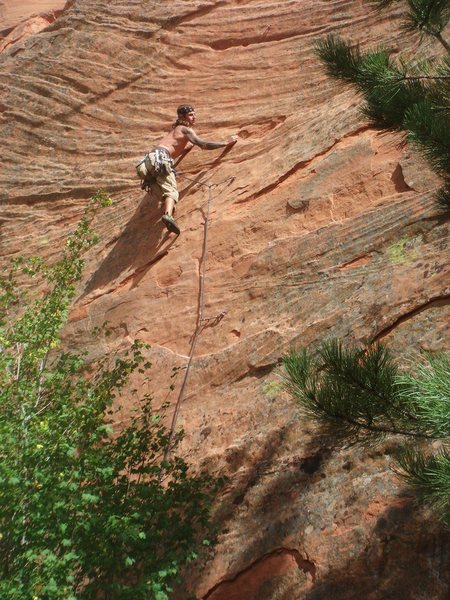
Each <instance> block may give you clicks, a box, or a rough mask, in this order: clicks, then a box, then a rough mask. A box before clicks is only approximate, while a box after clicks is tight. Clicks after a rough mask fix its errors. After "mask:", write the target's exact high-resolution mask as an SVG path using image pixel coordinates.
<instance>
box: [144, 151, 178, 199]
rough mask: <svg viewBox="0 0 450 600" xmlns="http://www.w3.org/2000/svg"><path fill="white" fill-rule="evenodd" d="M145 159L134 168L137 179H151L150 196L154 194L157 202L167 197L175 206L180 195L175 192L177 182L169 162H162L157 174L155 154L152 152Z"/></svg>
mask: <svg viewBox="0 0 450 600" xmlns="http://www.w3.org/2000/svg"><path fill="white" fill-rule="evenodd" d="M147 158H148V160H143V161H142V162H141V163H139V164H138V166H137V167H136V171H137V174H138V177H140V178H141V179H142V180H144V179H147V178H149V179H150V178H153V179H154V183H152V185H151V190H152V194H154V195H155V196H156V197H157V198H158V200H163V199H164V198H166V197H167V196H168V197H169V198H172V199H173V200H174V202H175V204H176V203H177V202H178V199H179V197H180V195H179V193H178V190H177V180H176V178H175V173H174V172H173V170H172V164H171V162H169V161H164V162H163V164H162V167H161V168H160V169H159V172H158V173H157V172H156V171H155V152H154V151H152V152H150V153H149V154H147Z"/></svg>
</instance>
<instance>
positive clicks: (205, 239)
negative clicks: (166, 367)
mask: <svg viewBox="0 0 450 600" xmlns="http://www.w3.org/2000/svg"><path fill="white" fill-rule="evenodd" d="M184 178H185V179H189V177H186V176H184ZM191 181H193V180H191ZM196 183H197V185H202V186H204V187H207V188H208V203H207V208H206V215H205V222H204V224H203V248H202V257H201V261H200V263H201V264H200V268H199V279H200V281H199V301H198V310H197V323H196V326H195V331H194V335H193V338H192V342H191V349H190V351H189V359H188V363H187V366H186V370H185V373H184V378H183V383H182V384H181V388H180V393H179V394H178V400H177V403H176V405H175V411H174V413H173V418H172V424H171V426H170V432H169V439H168V442H167V446H166V450H165V452H164V461H167V460H168V459H169V455H170V451H171V448H172V444H173V438H174V436H175V428H176V425H177V420H178V414H179V412H180V408H181V404H182V402H183V399H184V393H185V390H186V386H187V383H188V379H189V372H190V369H191V364H192V359H193V357H194V352H195V347H196V345H197V340H198V337H199V335H200V333H201V330H202V323H203V310H204V307H205V275H206V259H207V253H208V225H209V213H210V210H211V203H212V192H211V189H212V188H213V187H214V186H215V184H207V183H201V182H196Z"/></svg>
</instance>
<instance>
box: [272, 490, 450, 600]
mask: <svg viewBox="0 0 450 600" xmlns="http://www.w3.org/2000/svg"><path fill="white" fill-rule="evenodd" d="M449 586H450V533H449V532H448V531H445V529H444V527H443V525H442V524H440V523H439V522H437V520H436V519H434V518H432V517H431V518H427V517H426V516H424V515H423V514H422V513H421V512H417V511H416V509H415V507H414V503H413V501H412V500H411V501H409V502H408V503H407V504H406V505H405V506H393V507H389V508H388V509H386V510H385V511H384V513H382V514H381V515H380V516H379V517H378V519H377V522H376V525H375V527H374V529H373V531H372V532H371V536H370V538H369V540H368V543H367V544H366V545H365V546H364V547H363V548H362V549H361V550H360V552H359V553H358V554H357V556H355V557H354V558H353V559H352V560H350V561H349V562H347V563H346V564H344V565H343V566H342V567H340V568H339V569H333V570H330V571H329V572H328V573H325V574H324V575H323V577H320V578H319V580H318V581H317V582H316V584H315V586H314V588H313V589H312V590H311V591H310V592H308V593H306V594H305V593H304V592H303V593H297V594H296V595H294V596H292V599H291V600H330V599H331V598H332V599H333V600H361V598H364V599H365V600H431V599H433V600H445V599H446V598H448V597H449V596H448V594H449ZM261 600H263V599H262V598H261Z"/></svg>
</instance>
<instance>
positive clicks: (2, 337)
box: [0, 193, 216, 600]
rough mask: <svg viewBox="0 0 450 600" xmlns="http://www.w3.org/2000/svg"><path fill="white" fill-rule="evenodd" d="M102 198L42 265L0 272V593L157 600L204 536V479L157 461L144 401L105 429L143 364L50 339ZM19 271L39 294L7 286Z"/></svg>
mask: <svg viewBox="0 0 450 600" xmlns="http://www.w3.org/2000/svg"><path fill="white" fill-rule="evenodd" d="M107 202H108V198H107V196H106V195H105V194H103V193H98V194H96V196H95V197H94V199H93V202H92V203H91V204H90V205H89V207H88V209H87V210H86V213H85V215H84V217H83V218H82V220H81V221H80V223H79V225H78V227H77V228H76V230H75V232H74V233H73V234H72V235H71V236H70V237H69V239H68V241H67V244H66V246H65V249H64V252H63V256H62V258H61V260H59V261H58V262H57V263H56V264H55V265H53V266H48V265H46V264H45V262H44V261H43V260H41V259H32V260H29V261H17V262H16V265H15V267H14V268H13V269H11V270H10V271H9V272H8V273H7V274H6V275H4V276H2V278H1V280H0V284H1V285H0V289H1V295H0V597H1V598H2V600H3V599H5V600H56V599H60V600H71V599H83V600H85V599H86V600H87V599H96V600H97V599H102V598H103V599H120V600H122V599H124V600H125V599H133V600H139V599H140V598H142V599H143V598H145V599H150V598H153V599H155V600H164V599H166V598H168V593H169V592H170V585H171V582H172V581H174V580H176V579H177V577H178V573H179V570H180V568H181V567H182V566H183V565H185V564H186V563H187V562H189V561H190V560H191V559H193V558H194V557H195V556H196V548H198V545H199V535H200V534H202V532H205V531H208V530H210V520H209V517H210V507H211V502H212V498H213V491H214V487H215V486H216V483H215V482H213V481H212V480H211V479H210V478H209V477H207V476H206V475H200V476H192V475H190V474H189V473H188V466H187V464H186V463H185V461H184V460H183V459H182V458H180V457H179V456H176V454H175V455H174V453H172V457H173V458H172V459H171V460H170V462H164V461H162V456H163V452H164V449H165V447H166V445H167V442H168V433H167V431H166V429H165V427H164V426H163V424H162V422H161V418H160V417H159V416H157V415H155V414H154V413H153V411H152V409H151V404H150V401H151V398H150V397H149V395H144V396H143V397H142V398H141V401H140V406H139V409H138V410H137V411H136V412H135V413H133V414H132V416H131V418H130V420H129V422H128V423H127V424H125V425H122V426H120V427H114V422H115V419H114V416H115V413H116V412H117V410H118V408H115V407H116V406H117V402H118V401H119V399H120V395H121V393H122V390H123V389H124V386H126V385H127V384H128V382H129V378H130V375H131V374H132V373H133V372H135V371H138V372H140V373H142V374H144V373H145V371H146V369H148V368H149V366H150V365H149V364H148V363H147V361H146V359H145V357H144V351H143V350H144V348H143V345H142V344H141V343H139V342H135V343H134V344H133V345H132V347H131V348H130V349H129V351H128V352H127V353H125V354H124V355H122V356H120V357H116V359H115V360H108V359H105V360H103V361H101V362H100V364H96V365H93V364H91V363H89V362H87V358H86V356H85V355H82V354H75V353H71V352H68V351H65V350H63V349H62V348H61V345H60V332H61V328H62V327H63V325H64V323H65V322H66V319H67V315H68V311H69V307H70V303H71V300H72V299H73V297H74V294H75V289H76V283H77V281H78V280H79V279H80V277H81V273H82V269H83V257H82V255H83V253H84V251H85V250H87V249H88V248H89V247H90V246H91V245H92V244H93V243H94V242H95V235H94V233H93V231H92V228H91V223H92V219H93V218H94V216H95V214H96V211H97V208H98V206H99V205H100V204H102V203H103V204H104V203H107ZM23 272H24V273H26V274H27V275H28V276H30V277H32V278H33V279H34V280H36V279H39V277H42V278H43V279H44V281H46V282H47V285H48V291H46V292H43V293H42V294H41V295H40V296H39V297H38V298H34V299H30V298H29V297H28V296H27V294H26V293H23V292H22V293H19V291H18V289H19V286H18V284H17V276H18V274H19V273H23ZM22 287H23V286H22ZM133 392H134V393H136V390H133ZM116 416H117V415H116ZM113 429H114V431H113ZM180 437H181V436H180V435H178V436H177V437H176V439H175V448H176V446H177V444H178V443H179V440H180ZM200 539H201V538H200ZM204 541H205V543H207V542H206V540H204Z"/></svg>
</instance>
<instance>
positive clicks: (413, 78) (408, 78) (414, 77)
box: [399, 75, 450, 81]
mask: <svg viewBox="0 0 450 600" xmlns="http://www.w3.org/2000/svg"><path fill="white" fill-rule="evenodd" d="M418 79H450V75H405V76H404V77H401V78H400V79H399V81H416V80H418Z"/></svg>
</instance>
